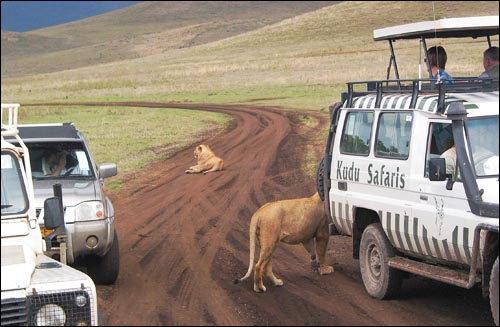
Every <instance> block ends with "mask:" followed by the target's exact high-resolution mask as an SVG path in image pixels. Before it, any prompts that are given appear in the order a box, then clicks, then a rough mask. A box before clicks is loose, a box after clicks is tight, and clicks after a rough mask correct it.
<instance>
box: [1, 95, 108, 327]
mask: <svg viewBox="0 0 500 327" xmlns="http://www.w3.org/2000/svg"><path fill="white" fill-rule="evenodd" d="M18 109H19V105H18V104H2V115H1V121H2V133H1V144H2V179H1V184H2V193H1V202H2V219H1V221H2V228H1V230H2V326H89V325H93V326H96V325H98V324H102V322H101V321H99V316H98V308H97V293H96V288H95V285H94V282H93V281H92V279H91V278H90V277H89V276H87V275H86V274H84V273H83V272H81V271H78V270H76V269H73V268H71V267H69V266H67V265H65V264H62V263H60V262H58V261H56V260H53V259H52V258H50V257H48V256H46V255H44V249H45V243H44V242H43V240H42V235H41V233H40V227H39V225H38V221H37V217H36V212H35V202H34V191H33V182H32V179H31V166H30V160H29V151H28V148H27V147H26V145H25V144H24V142H23V140H22V139H21V138H20V137H19V134H18V128H17V113H18ZM4 111H5V113H6V115H5V116H4ZM4 118H5V119H6V123H5V124H4ZM7 137H10V138H15V139H16V140H17V145H14V144H12V143H10V142H8V141H7V140H6V138H7ZM54 193H55V194H54V195H55V196H54V197H51V198H48V199H46V200H45V203H44V209H43V210H44V212H45V215H44V221H45V226H48V227H49V228H51V229H53V230H54V231H53V233H52V234H54V236H55V237H57V238H64V237H65V230H64V213H63V208H62V199H61V198H60V195H61V190H60V188H57V187H56V188H54Z"/></svg>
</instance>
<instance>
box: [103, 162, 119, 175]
mask: <svg viewBox="0 0 500 327" xmlns="http://www.w3.org/2000/svg"><path fill="white" fill-rule="evenodd" d="M117 174H118V168H117V167H116V164H114V163H103V164H102V165H100V166H99V178H108V177H113V176H116V175H117Z"/></svg>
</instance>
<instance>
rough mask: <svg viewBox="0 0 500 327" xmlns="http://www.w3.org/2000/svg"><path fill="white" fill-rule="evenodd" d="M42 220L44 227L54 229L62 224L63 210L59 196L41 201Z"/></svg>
mask: <svg viewBox="0 0 500 327" xmlns="http://www.w3.org/2000/svg"><path fill="white" fill-rule="evenodd" d="M43 211H44V215H43V221H44V225H45V228H47V229H56V228H57V227H59V226H61V225H64V211H63V210H62V203H61V198H60V197H57V196H56V197H53V198H48V199H46V200H45V202H44V203H43Z"/></svg>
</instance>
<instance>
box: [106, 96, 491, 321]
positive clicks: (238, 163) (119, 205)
mask: <svg viewBox="0 0 500 327" xmlns="http://www.w3.org/2000/svg"><path fill="white" fill-rule="evenodd" d="M122 104H123V103H122ZM129 105H131V104H130V103H129ZM134 105H144V106H155V107H159V106H160V107H161V106H165V107H175V106H176V105H174V104H164V105H162V104H147V103H142V104H139V103H136V104H134ZM178 107H183V108H193V109H202V110H211V111H217V112H222V113H227V114H230V115H232V116H233V117H234V124H233V125H232V126H231V127H230V128H229V129H228V130H227V132H226V133H223V134H221V135H219V136H216V137H215V138H212V139H208V140H206V141H205V143H206V144H209V145H210V146H211V147H212V149H213V150H214V152H215V153H216V154H217V155H218V156H219V157H221V158H223V159H224V161H225V169H224V171H222V172H216V173H210V174H207V175H188V174H185V173H184V170H185V169H187V168H188V167H189V166H191V165H193V164H194V163H195V160H194V158H193V148H194V147H193V148H189V149H186V150H184V151H181V152H179V153H177V154H176V155H174V156H173V157H172V158H170V159H168V160H165V161H162V162H156V163H154V164H152V165H151V166H149V167H147V168H146V169H144V170H142V171H140V172H138V173H136V174H134V175H130V176H127V179H129V181H128V183H127V184H126V186H125V187H124V188H123V189H120V190H119V191H113V192H111V193H110V197H111V199H112V201H113V203H114V206H115V216H116V219H117V220H116V226H117V229H118V233H119V238H120V251H121V269H120V276H119V278H118V280H117V282H116V283H115V285H113V286H98V288H97V289H98V295H99V305H100V308H101V311H102V312H103V317H104V322H105V324H106V325H270V326H276V325H313V326H314V325H427V326H429V325H442V326H449V325H465V326H467V325H469V326H477V325H492V324H493V321H492V318H491V314H490V311H489V304H488V302H487V300H485V299H483V298H482V297H481V292H480V290H479V289H473V290H463V289H460V288H458V287H454V286H449V285H445V284H441V283H438V282H434V281H431V280H427V279H423V278H420V277H414V278H411V279H409V280H406V281H405V283H404V284H403V288H402V292H401V296H400V297H399V298H398V299H396V300H392V301H378V300H374V299H372V298H370V297H369V296H368V295H367V294H366V292H365V290H364V287H363V284H362V281H361V276H360V273H359V267H358V262H357V261H356V260H354V259H352V258H351V254H350V253H351V250H352V245H351V239H350V238H348V237H342V236H334V237H331V238H330V244H329V251H328V260H329V262H330V263H331V264H333V265H334V267H335V273H333V274H331V275H326V276H318V275H316V274H314V273H313V272H312V271H311V269H310V266H309V257H308V254H307V252H306V251H305V249H304V248H303V247H302V246H289V245H285V244H280V246H279V247H278V249H277V250H276V251H275V255H274V264H273V268H274V272H275V274H276V275H277V276H278V277H280V278H282V279H283V281H284V283H285V284H284V286H283V287H280V288H275V287H268V291H267V292H266V293H264V294H262V293H261V294H258V293H254V292H253V290H252V281H251V280H248V281H245V282H242V283H239V284H234V283H233V280H234V279H235V278H239V277H241V276H243V275H244V274H245V272H246V270H247V267H248V249H249V244H248V225H249V221H250V217H251V215H252V213H253V212H254V211H255V210H256V209H257V208H258V207H260V206H261V205H262V204H264V203H266V202H269V201H274V200H280V199H291V198H299V197H306V196H310V195H312V194H313V193H314V192H315V180H314V179H311V178H307V177H305V176H304V175H303V174H302V172H301V169H300V167H301V164H302V163H303V162H304V160H305V158H304V149H305V147H306V146H308V145H309V146H310V145H311V144H309V143H310V141H308V140H310V139H314V137H315V136H317V135H318V133H321V132H322V131H323V132H324V130H325V129H326V128H327V123H328V122H327V117H326V114H323V115H320V114H318V115H315V114H314V115H312V114H310V113H308V114H307V115H308V118H309V121H310V122H313V123H310V124H308V125H307V127H304V125H303V124H298V123H297V122H298V119H299V118H300V117H299V114H297V113H285V112H284V111H280V110H277V109H275V108H263V107H251V106H217V105H212V106H207V105H184V104H183V105H178ZM300 115H302V117H301V118H304V116H303V115H304V114H300ZM316 139H317V138H316ZM313 146H314V147H315V149H317V154H318V158H319V154H320V152H321V151H322V150H323V146H324V145H323V144H322V143H321V144H319V142H318V144H313Z"/></svg>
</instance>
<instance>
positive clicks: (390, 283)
mask: <svg viewBox="0 0 500 327" xmlns="http://www.w3.org/2000/svg"><path fill="white" fill-rule="evenodd" d="M359 253H360V255H359V266H360V270H361V277H362V278H363V283H364V285H365V289H366V291H367V292H368V294H369V295H370V296H372V297H374V298H376V299H380V300H382V299H389V298H392V297H394V296H395V295H396V294H397V293H398V292H399V289H400V288H401V282H402V272H401V271H399V270H397V269H394V268H391V267H389V265H388V263H387V260H388V258H390V257H393V256H394V255H395V251H394V249H393V247H392V246H391V244H390V243H389V240H388V239H387V236H386V235H385V233H384V230H383V229H382V225H380V223H376V224H371V225H369V226H368V227H367V228H366V229H365V230H364V231H363V235H362V236H361V244H360V252H359Z"/></svg>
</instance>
